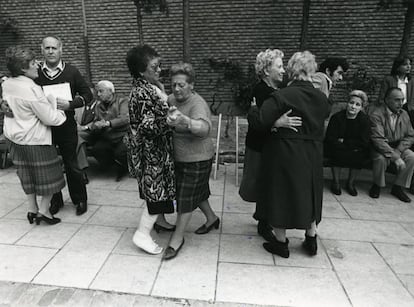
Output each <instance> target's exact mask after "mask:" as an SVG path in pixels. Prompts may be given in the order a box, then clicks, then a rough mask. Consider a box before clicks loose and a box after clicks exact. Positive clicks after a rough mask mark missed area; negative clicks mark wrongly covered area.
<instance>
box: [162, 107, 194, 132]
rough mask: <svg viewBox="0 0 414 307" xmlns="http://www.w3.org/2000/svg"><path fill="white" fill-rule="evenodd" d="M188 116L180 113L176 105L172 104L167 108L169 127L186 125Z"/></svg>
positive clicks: (188, 119) (188, 120)
mask: <svg viewBox="0 0 414 307" xmlns="http://www.w3.org/2000/svg"><path fill="white" fill-rule="evenodd" d="M189 122H190V118H189V117H188V116H186V115H184V114H183V113H181V112H180V111H179V110H178V109H177V107H175V106H172V107H170V108H169V110H168V115H167V124H168V125H169V126H171V127H178V126H185V127H188V125H189Z"/></svg>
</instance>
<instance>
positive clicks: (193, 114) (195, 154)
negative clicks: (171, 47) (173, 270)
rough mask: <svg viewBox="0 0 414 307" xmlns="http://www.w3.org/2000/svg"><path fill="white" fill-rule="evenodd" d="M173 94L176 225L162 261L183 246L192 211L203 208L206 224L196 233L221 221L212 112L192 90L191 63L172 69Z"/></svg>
mask: <svg viewBox="0 0 414 307" xmlns="http://www.w3.org/2000/svg"><path fill="white" fill-rule="evenodd" d="M170 73H171V87H172V92H173V94H172V95H170V96H169V97H168V102H169V104H170V105H171V108H170V112H169V115H168V118H167V123H168V124H169V125H170V126H171V127H174V137H173V139H174V159H175V176H176V186H177V212H178V215H177V225H176V227H177V228H176V230H175V232H174V234H173V235H172V238H171V241H170V244H169V247H168V248H167V249H166V250H165V254H164V256H163V259H165V260H168V259H172V258H174V257H175V256H176V255H177V253H178V252H179V250H180V249H181V247H182V246H183V244H184V231H185V228H186V227H187V225H188V223H189V222H190V220H191V215H192V213H193V211H194V210H195V209H197V208H200V209H201V211H202V212H203V213H204V215H205V217H206V220H207V221H206V223H205V224H204V225H202V226H201V227H200V228H198V229H197V230H196V231H195V233H196V234H206V233H208V232H210V230H212V229H213V228H215V229H218V228H219V224H220V219H219V218H218V217H217V216H216V214H215V213H214V212H213V210H212V209H211V207H210V204H209V202H208V198H209V196H210V187H209V182H208V181H209V178H210V172H211V166H212V161H213V154H214V148H213V142H212V140H211V138H210V137H209V134H210V131H211V119H210V109H209V107H208V105H207V103H206V101H205V100H204V99H203V98H202V97H201V96H200V95H198V94H197V93H196V92H194V91H193V87H194V70H193V67H192V66H191V65H190V64H188V63H178V64H175V65H173V66H172V67H171V71H170Z"/></svg>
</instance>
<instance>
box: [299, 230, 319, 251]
mask: <svg viewBox="0 0 414 307" xmlns="http://www.w3.org/2000/svg"><path fill="white" fill-rule="evenodd" d="M316 237H317V235H315V236H314V237H311V236H308V235H307V234H305V241H303V243H302V247H303V249H304V250H305V251H306V252H307V253H308V254H309V256H315V255H316V253H317V252H318V243H317V240H316Z"/></svg>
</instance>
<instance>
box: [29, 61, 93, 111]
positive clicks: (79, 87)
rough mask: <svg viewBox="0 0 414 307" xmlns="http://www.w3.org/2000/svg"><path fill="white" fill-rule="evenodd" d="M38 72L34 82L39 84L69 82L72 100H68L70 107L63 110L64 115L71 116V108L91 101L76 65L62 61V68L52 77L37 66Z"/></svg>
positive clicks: (90, 95) (87, 87) (89, 93)
mask: <svg viewBox="0 0 414 307" xmlns="http://www.w3.org/2000/svg"><path fill="white" fill-rule="evenodd" d="M38 73H39V77H38V78H36V80H35V82H36V83H37V84H39V85H40V86H44V85H53V84H59V83H65V82H68V83H69V84H70V89H71V92H72V98H73V101H71V102H70V109H69V110H67V111H65V113H66V115H72V117H73V114H74V111H73V109H76V108H79V107H82V106H84V105H88V104H89V103H90V102H91V101H92V98H93V97H92V93H91V90H90V89H89V86H88V84H87V83H86V81H85V79H84V78H83V77H82V75H81V73H80V72H79V70H78V69H77V68H76V67H74V66H72V65H70V64H68V63H63V70H62V71H60V72H59V73H58V74H57V75H56V76H54V77H52V78H51V77H49V76H47V75H46V73H45V72H44V71H43V70H42V68H41V67H40V68H39V70H38ZM77 95H78V96H77ZM81 97H82V98H81Z"/></svg>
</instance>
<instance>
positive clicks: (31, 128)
mask: <svg viewBox="0 0 414 307" xmlns="http://www.w3.org/2000/svg"><path fill="white" fill-rule="evenodd" d="M2 88H3V99H5V100H6V101H7V102H8V104H9V106H10V109H11V110H12V112H13V115H14V117H5V118H4V136H5V137H6V138H8V139H9V140H10V141H12V142H14V143H16V144H19V145H51V144H52V132H51V129H50V127H49V126H59V125H61V124H63V123H64V122H65V120H66V116H65V113H64V112H63V111H61V110H57V106H56V101H54V102H53V103H52V102H49V101H48V100H47V98H46V96H45V94H44V93H43V90H42V88H41V87H40V86H39V85H37V84H36V83H34V81H33V80H32V79H30V78H28V77H26V76H18V77H15V78H9V79H7V80H6V81H4V82H3V83H2Z"/></svg>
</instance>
